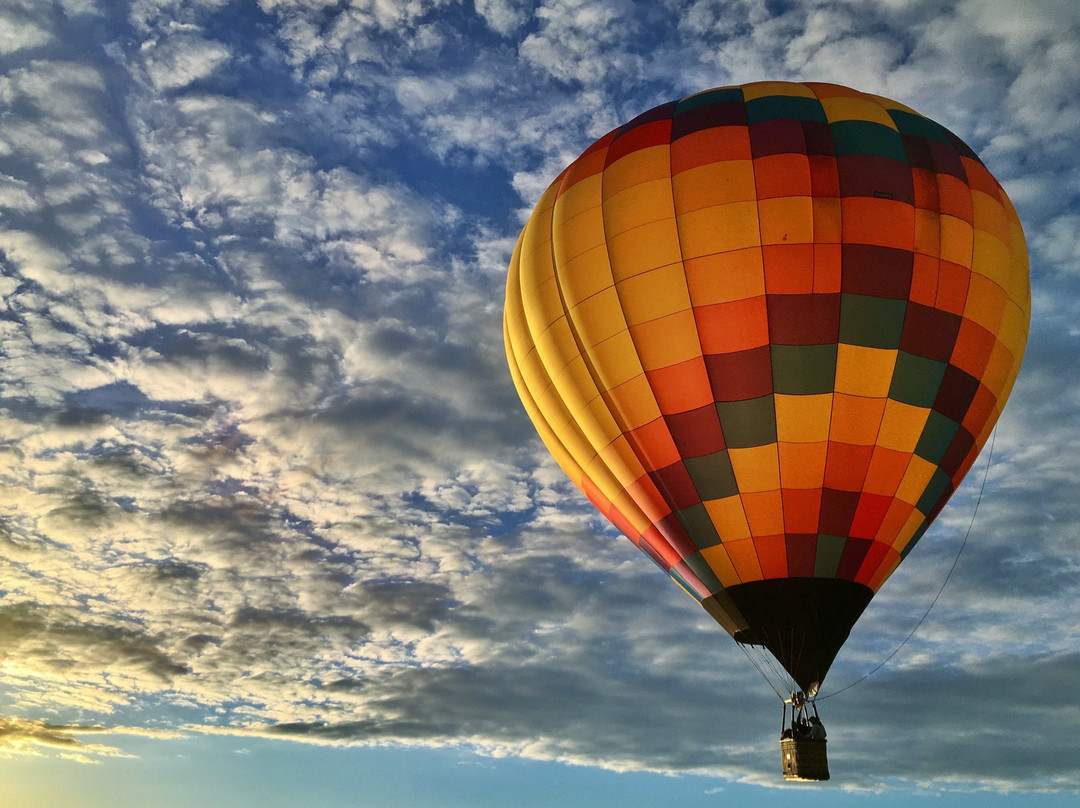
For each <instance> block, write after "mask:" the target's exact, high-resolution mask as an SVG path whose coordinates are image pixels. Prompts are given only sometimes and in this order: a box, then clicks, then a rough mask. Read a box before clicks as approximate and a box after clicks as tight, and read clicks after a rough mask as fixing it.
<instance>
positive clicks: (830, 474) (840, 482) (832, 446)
mask: <svg viewBox="0 0 1080 808" xmlns="http://www.w3.org/2000/svg"><path fill="white" fill-rule="evenodd" d="M873 453H874V447H873V446H855V445H852V444H850V443H837V442H836V441H829V454H828V459H827V460H826V461H825V486H826V487H827V488H835V489H836V490H837V491H861V490H862V487H863V481H864V480H865V479H866V472H867V470H868V469H869V467H870V458H871V456H872V455H873Z"/></svg>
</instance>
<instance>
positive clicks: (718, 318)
mask: <svg viewBox="0 0 1080 808" xmlns="http://www.w3.org/2000/svg"><path fill="white" fill-rule="evenodd" d="M694 316H695V318H696V320H697V326H698V337H699V339H700V340H701V350H702V352H703V353H706V354H722V353H731V352H733V351H745V350H749V349H750V348H760V347H761V346H763V345H768V344H769V315H768V310H767V307H766V304H765V296H764V295H762V296H760V297H751V298H747V299H746V300H735V301H732V302H730V303H716V304H714V305H712V306H701V307H700V308H696V309H694Z"/></svg>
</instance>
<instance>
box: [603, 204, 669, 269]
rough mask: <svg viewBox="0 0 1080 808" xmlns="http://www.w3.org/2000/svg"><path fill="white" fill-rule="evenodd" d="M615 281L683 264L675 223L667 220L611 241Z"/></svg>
mask: <svg viewBox="0 0 1080 808" xmlns="http://www.w3.org/2000/svg"><path fill="white" fill-rule="evenodd" d="M608 250H609V252H610V254H611V269H612V274H613V275H614V277H615V280H616V281H621V280H623V279H625V278H630V277H633V276H634V275H639V274H641V273H642V272H648V271H649V270H650V269H656V268H657V267H663V266H667V265H669V264H675V263H678V262H679V261H681V260H682V251H681V250H680V248H679V231H678V230H677V229H676V227H675V221H674V220H672V219H664V220H661V221H658V222H651V223H649V224H645V225H642V226H641V227H635V228H634V229H633V230H628V231H627V232H625V233H620V234H619V235H617V236H614V237H612V238H610V239H609V240H608Z"/></svg>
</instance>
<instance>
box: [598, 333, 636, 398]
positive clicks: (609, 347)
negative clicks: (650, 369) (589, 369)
mask: <svg viewBox="0 0 1080 808" xmlns="http://www.w3.org/2000/svg"><path fill="white" fill-rule="evenodd" d="M586 354H587V355H588V357H589V360H590V361H591V363H592V366H593V367H594V368H595V369H596V375H597V380H598V381H599V382H600V384H601V386H602V387H603V388H604V389H605V390H610V389H612V388H613V387H617V386H618V385H620V384H622V383H623V382H626V381H629V380H630V379H632V378H634V377H635V376H640V375H641V374H642V373H644V370H643V369H642V367H641V360H640V359H638V354H637V347H636V346H635V345H634V340H633V338H632V337H631V336H630V332H629V331H620V332H619V333H618V334H616V335H615V336H613V337H609V338H608V339H606V340H604V341H603V342H599V343H597V344H596V345H594V346H591V347H589V348H587V349H586Z"/></svg>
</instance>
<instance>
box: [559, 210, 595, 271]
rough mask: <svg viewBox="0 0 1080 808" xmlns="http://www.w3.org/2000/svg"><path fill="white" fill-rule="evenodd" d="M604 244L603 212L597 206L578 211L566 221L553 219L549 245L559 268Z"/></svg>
mask: <svg viewBox="0 0 1080 808" xmlns="http://www.w3.org/2000/svg"><path fill="white" fill-rule="evenodd" d="M556 210H558V208H556ZM606 242H607V235H606V233H605V232H604V211H603V209H602V208H601V207H600V206H599V205H596V206H594V207H591V208H584V209H580V210H578V211H577V212H576V213H575V215H573V216H571V217H570V218H568V219H564V220H560V219H559V218H558V217H556V219H555V222H554V226H553V228H552V242H551V244H552V249H553V250H554V252H555V261H556V262H557V263H558V264H559V265H560V266H561V265H562V264H565V263H566V262H567V261H569V260H571V259H572V258H574V257H576V256H578V255H581V254H582V253H583V252H586V251H587V250H591V249H593V248H595V247H600V246H603V245H604V244H605V243H606Z"/></svg>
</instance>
